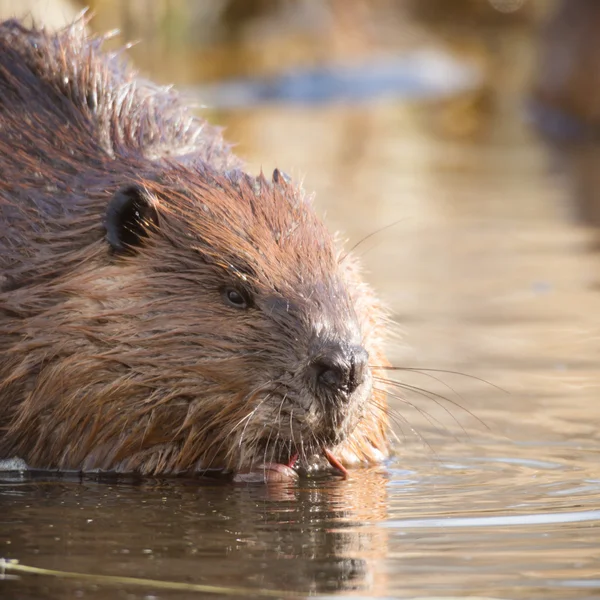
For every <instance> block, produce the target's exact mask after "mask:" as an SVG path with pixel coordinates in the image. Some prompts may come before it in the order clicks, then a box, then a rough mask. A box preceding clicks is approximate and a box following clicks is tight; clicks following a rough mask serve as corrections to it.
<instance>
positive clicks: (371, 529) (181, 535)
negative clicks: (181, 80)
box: [0, 100, 600, 600]
mask: <svg viewBox="0 0 600 600" xmlns="http://www.w3.org/2000/svg"><path fill="white" fill-rule="evenodd" d="M440 111H443V107H436V106H435V105H427V106H425V107H423V106H421V107H420V108H419V109H418V110H415V109H414V108H409V107H408V106H406V105H404V104H400V103H397V102H393V101H389V100H388V101H381V102H377V103H364V104H359V105H355V106H353V107H344V106H340V105H327V106H313V107H311V108H302V107H298V106H295V107H291V106H288V107H285V106H283V107H282V106H270V107H260V106H258V107H255V108H252V109H251V110H250V109H248V110H243V111H236V112H231V113H228V112H220V113H219V114H218V115H216V116H214V118H216V119H218V120H219V121H220V122H221V123H223V124H225V125H226V126H227V128H228V137H229V138H230V139H232V140H235V141H236V142H237V143H238V151H239V153H240V154H241V155H243V156H244V157H245V158H247V159H248V161H249V165H250V168H251V170H253V171H256V170H258V169H259V168H260V167H261V166H262V167H263V168H264V169H265V171H266V172H270V170H271V169H272V168H273V167H275V166H278V167H280V168H282V169H283V170H286V171H289V172H290V173H291V174H292V175H294V176H305V179H304V181H305V187H306V188H307V189H310V190H315V191H316V193H317V196H316V204H317V207H318V209H319V210H320V211H321V212H325V213H326V219H327V221H328V222H329V223H330V225H331V226H332V228H339V229H342V230H343V231H345V232H346V234H347V237H348V239H349V240H350V244H351V245H352V244H354V243H356V242H358V241H359V240H361V239H362V238H364V237H365V236H367V235H368V234H370V233H372V232H374V231H377V230H379V229H381V228H383V227H386V226H388V225H391V224H394V225H393V226H392V227H389V228H387V229H385V230H382V231H380V232H379V233H377V234H376V235H374V236H372V237H370V238H369V239H368V240H366V241H365V242H364V243H363V244H361V245H359V246H358V248H357V252H358V253H359V254H360V255H362V257H363V261H364V263H365V266H366V269H367V277H368V279H369V280H370V281H371V282H372V284H373V285H374V286H375V287H376V288H377V289H378V290H379V292H380V293H381V295H382V297H383V298H384V299H385V301H386V302H387V303H388V305H389V307H390V310H391V312H392V314H393V316H394V319H395V320H396V322H397V323H398V329H397V331H395V332H394V334H395V335H396V336H397V337H395V338H394V339H392V341H391V343H390V353H391V356H392V361H393V363H394V364H395V365H396V366H399V367H414V368H419V369H438V370H439V371H438V370H436V371H426V370H423V371H421V372H420V373H418V372H407V371H399V372H396V373H395V374H394V377H395V378H396V379H398V380H399V381H402V382H404V383H409V384H411V385H415V386H419V387H422V388H424V389H425V390H427V391H428V392H432V393H433V394H440V395H442V396H444V399H442V398H439V397H438V396H436V395H432V394H430V395H429V396H427V395H426V396H423V395H419V394H418V393H412V394H410V393H407V392H405V391H403V392H402V396H403V397H404V398H405V401H400V400H397V399H396V400H393V401H392V404H393V406H394V409H395V411H396V413H395V419H396V421H397V423H396V428H395V429H396V432H397V434H398V442H397V443H396V456H395V457H394V458H393V459H392V460H391V461H390V462H389V464H387V465H385V466H383V467H381V468H375V469H369V470H358V471H353V472H352V474H351V478H350V479H349V480H348V481H339V480H328V481H320V482H310V481H309V482H301V483H300V484H298V485H295V486H292V487H289V488H286V487H274V488H271V489H266V488H264V487H260V486H258V487H252V486H250V487H245V486H233V485H231V484H225V483H221V482H208V483H203V484H199V483H198V482H195V481H188V480H186V481H169V482H163V481H144V482H135V481H126V480H125V481H117V482H115V481H95V480H93V479H85V480H80V479H78V478H70V479H69V478H63V479H53V478H50V477H46V478H37V479H18V478H16V479H13V480H8V479H5V480H3V481H2V482H0V557H5V558H15V559H18V560H19V561H20V562H21V563H22V564H25V565H32V566H36V567H44V568H49V569H58V570H63V571H69V572H78V573H87V574H95V575H116V576H127V577H136V578H144V579H151V580H161V581H163V582H180V583H181V582H185V583H195V584H209V585H217V586H227V587H241V588H249V589H253V590H287V591H294V592H297V595H298V597H302V596H303V595H306V594H309V593H310V594H320V595H329V594H338V593H340V592H343V593H344V594H348V595H352V596H356V597H449V596H459V597H467V596H468V597H475V596H481V597H493V598H523V599H531V598H544V599H550V598H557V599H559V598H560V599H565V598H597V597H598V596H600V544H599V542H600V527H599V525H600V466H599V464H600V434H599V433H598V423H599V422H600V402H599V401H598V388H599V383H600V376H599V374H598V365H599V362H600V361H599V359H600V298H599V295H598V294H599V289H600V256H599V255H598V254H597V253H596V250H595V248H597V244H596V239H595V233H594V232H593V231H592V230H588V229H586V228H585V227H583V226H580V225H577V224H575V223H574V222H573V221H572V220H571V219H570V218H569V205H570V202H571V199H570V197H569V187H568V185H567V184H566V183H565V182H564V181H563V180H562V179H561V177H560V175H559V174H558V173H556V172H554V171H553V170H552V169H551V168H550V167H549V162H548V157H547V154H546V151H545V149H544V148H543V146H542V145H541V144H540V143H539V142H538V141H536V140H535V138H534V137H533V135H532V134H531V132H529V131H528V130H527V128H526V125H525V124H523V121H522V120H521V119H520V112H519V107H518V106H512V107H510V108H509V110H508V111H507V112H506V113H505V114H503V115H502V116H501V118H500V117H491V118H490V121H489V123H487V124H486V127H485V131H484V133H483V134H482V135H480V136H479V137H478V138H477V139H476V140H475V141H473V140H472V139H470V140H462V141H461V140H459V141H456V139H452V138H448V137H445V136H443V135H441V134H440V132H439V131H437V130H435V129H434V128H433V127H432V126H431V123H432V122H439V119H438V117H439V114H440ZM443 371H451V372H458V373H462V374H464V375H460V374H454V373H447V372H443ZM482 380H483V381H482ZM399 393H400V391H399ZM201 596H203V594H202V593H201V592H192V591H176V590H168V589H158V588H157V587H156V586H153V585H152V583H147V584H144V585H142V586H136V585H134V584H131V583H130V584H118V583H108V582H105V581H102V580H98V581H78V580H71V579H66V578H53V577H50V576H41V575H28V574H20V575H19V574H17V573H13V572H11V571H7V573H6V575H5V577H4V579H2V576H1V575H0V597H1V598H7V599H11V598H19V599H20V598H24V599H25V598H31V599H39V598H57V599H58V598H61V599H62V598H95V599H96V598H98V599H100V598H102V599H104V598H107V599H109V598H110V599H112V598H126V599H133V598H145V599H147V600H150V599H153V598H189V597H201Z"/></svg>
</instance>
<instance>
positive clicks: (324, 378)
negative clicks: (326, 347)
mask: <svg viewBox="0 0 600 600" xmlns="http://www.w3.org/2000/svg"><path fill="white" fill-rule="evenodd" d="M312 368H313V372H314V374H315V377H316V380H317V384H318V385H319V386H324V387H326V388H329V389H331V390H333V391H338V390H340V389H342V388H343V387H344V386H345V385H346V382H347V380H348V376H349V373H350V368H351V367H350V365H349V364H343V363H342V362H341V361H336V360H334V359H331V358H328V357H322V358H320V359H318V360H316V361H315V362H314V363H313V365H312Z"/></svg>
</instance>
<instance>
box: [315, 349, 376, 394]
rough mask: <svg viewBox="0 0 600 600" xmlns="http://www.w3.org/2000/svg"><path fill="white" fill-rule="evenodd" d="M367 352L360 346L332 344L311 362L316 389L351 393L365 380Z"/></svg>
mask: <svg viewBox="0 0 600 600" xmlns="http://www.w3.org/2000/svg"><path fill="white" fill-rule="evenodd" d="M368 361H369V354H368V352H367V351H366V350H365V349H364V348H363V347H362V346H346V347H342V346H334V347H331V348H329V349H327V350H326V351H325V352H323V353H321V354H320V356H319V357H318V358H317V359H315V360H314V361H313V362H312V364H311V370H312V374H313V376H314V378H315V383H316V386H317V389H321V390H326V391H328V392H330V393H331V392H333V393H339V392H343V393H345V394H347V395H350V394H352V392H354V391H355V390H356V388H357V387H358V386H359V385H360V384H361V383H362V382H363V381H364V380H365V376H366V372H367V366H368Z"/></svg>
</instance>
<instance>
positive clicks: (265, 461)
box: [234, 371, 372, 483]
mask: <svg viewBox="0 0 600 600" xmlns="http://www.w3.org/2000/svg"><path fill="white" fill-rule="evenodd" d="M371 394H372V377H371V374H370V372H369V371H366V372H365V374H364V375H363V377H362V380H361V383H360V384H359V385H358V387H356V388H355V389H354V390H352V389H351V388H350V387H344V386H340V387H339V388H338V389H337V390H336V391H335V392H333V391H332V390H329V392H328V393H322V394H311V393H304V394H299V395H298V396H297V398H294V397H293V396H292V395H291V394H287V395H285V396H282V397H281V398H280V399H279V400H278V401H275V402H274V403H273V406H274V407H275V408H274V411H268V412H269V414H265V415H264V416H263V418H262V419H260V420H261V422H262V423H263V429H262V431H256V430H255V432H254V435H255V436H256V437H254V440H253V441H250V438H248V440H247V441H246V443H244V438H243V437H242V438H241V440H240V441H239V445H240V451H241V456H240V463H241V464H240V466H239V468H238V469H237V470H236V472H235V475H234V479H235V480H236V481H240V482H260V483H262V482H285V481H290V480H295V479H296V478H297V477H298V474H299V473H302V474H310V475H315V474H318V473H326V472H328V471H329V472H331V470H333V472H334V473H335V474H336V475H340V476H342V477H343V478H345V477H346V476H347V471H346V469H345V467H344V466H343V465H342V464H341V462H340V461H339V460H338V459H337V458H336V448H337V447H338V446H340V445H341V444H342V443H343V442H344V441H345V440H346V439H347V438H348V437H349V436H350V435H351V434H352V432H353V431H354V430H355V428H356V427H357V426H358V424H359V423H360V420H361V418H362V416H363V414H364V411H365V407H366V406H367V403H368V401H369V399H370V397H371ZM328 467H329V468H328Z"/></svg>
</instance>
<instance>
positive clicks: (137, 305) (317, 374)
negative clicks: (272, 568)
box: [13, 165, 385, 475]
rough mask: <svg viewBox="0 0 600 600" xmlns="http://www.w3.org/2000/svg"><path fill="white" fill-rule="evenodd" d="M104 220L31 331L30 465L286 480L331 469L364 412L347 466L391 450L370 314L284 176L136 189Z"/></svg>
mask: <svg viewBox="0 0 600 600" xmlns="http://www.w3.org/2000/svg"><path fill="white" fill-rule="evenodd" d="M91 193H92V195H93V192H91ZM104 203H105V204H106V200H105V201H104ZM102 221H103V226H104V228H105V235H104V239H102V240H101V241H97V242H96V243H95V244H94V245H93V247H94V252H93V253H90V255H89V256H88V257H87V258H86V260H83V261H82V262H81V263H80V264H79V265H77V266H75V267H73V266H71V267H70V269H69V271H68V272H64V273H62V274H60V276H58V277H56V278H55V280H54V281H53V282H52V284H51V287H52V292H51V293H52V296H53V297H54V298H55V302H54V304H53V306H52V307H49V308H48V309H47V310H45V311H44V312H42V313H41V314H38V315H37V316H36V317H35V318H36V319H38V323H37V326H36V327H35V328H36V329H37V330H38V332H40V334H41V337H42V339H39V338H38V339H36V340H35V344H36V345H37V346H38V347H39V346H40V345H42V346H44V352H43V353H40V354H39V356H40V359H39V362H40V364H38V365H37V367H36V369H35V379H33V378H31V377H30V378H29V381H28V383H27V387H28V392H27V393H28V401H27V402H28V406H29V407H31V411H25V412H24V413H23V414H22V415H21V418H20V421H21V422H20V423H18V424H17V426H18V428H19V429H20V431H22V432H25V431H27V432H28V433H27V435H26V437H27V438H29V440H31V435H32V433H33V431H36V430H37V432H38V433H37V435H38V439H37V442H36V444H35V448H34V451H33V452H32V453H30V457H33V458H31V460H33V462H34V463H35V464H37V465H42V466H44V463H49V462H50V463H53V462H55V460H51V461H48V454H49V453H50V455H52V454H53V453H55V452H58V451H59V452H60V458H59V460H58V462H59V463H60V464H61V465H62V466H70V467H82V468H83V469H85V470H89V469H95V468H101V469H116V470H121V471H130V470H138V471H142V472H151V473H158V472H161V473H162V472H179V471H185V470H190V469H207V468H210V467H220V468H226V469H232V470H235V471H236V472H241V473H244V472H246V471H251V472H252V471H253V470H256V469H257V468H260V467H264V466H265V465H270V467H269V468H273V467H274V468H275V470H278V472H279V473H280V474H281V473H282V472H285V471H286V470H285V469H283V468H282V467H281V466H280V465H288V466H289V465H292V464H293V462H294V461H295V460H296V458H298V456H299V457H300V458H301V462H304V463H305V464H307V463H308V462H310V459H311V457H312V456H314V455H315V454H321V455H323V453H324V452H325V455H326V456H328V457H331V456H332V455H331V449H335V448H336V447H340V444H342V443H343V442H344V441H346V440H348V439H349V438H350V439H351V438H352V434H353V433H354V432H356V431H357V425H358V424H359V423H360V422H361V421H363V420H365V419H366V416H367V413H370V414H369V415H368V416H369V417H370V418H371V420H374V422H376V423H377V424H378V427H376V432H375V433H374V432H373V431H372V430H373V428H372V427H371V428H369V429H367V430H365V431H361V430H360V428H359V429H358V440H356V439H355V440H354V445H355V446H356V445H357V444H358V445H359V446H360V445H361V444H362V446H363V449H362V455H361V451H359V450H357V449H354V451H353V452H354V455H353V457H354V458H358V459H363V458H365V456H364V455H365V452H366V453H367V455H368V452H369V451H373V450H374V449H376V448H377V447H379V448H380V449H383V448H384V446H385V444H384V441H383V439H384V438H383V435H382V433H381V431H382V428H384V425H383V423H382V421H383V415H382V414H381V410H382V409H381V407H379V406H374V404H373V403H376V400H375V399H374V398H373V390H372V381H373V378H372V373H371V369H370V367H369V358H370V354H372V353H374V356H373V357H372V358H374V359H375V361H376V362H379V364H381V362H382V357H381V352H380V348H379V347H376V348H374V347H373V344H374V343H375V342H374V340H373V339H371V338H372V337H373V331H372V330H373V328H374V326H373V320H374V319H375V320H376V318H377V316H378V314H377V312H376V307H375V306H373V305H370V304H369V302H367V306H364V304H365V300H366V299H368V292H367V290H366V289H365V288H364V285H363V284H361V283H359V282H358V283H357V281H356V280H355V274H354V270H353V263H352V261H351V260H350V259H349V258H348V257H345V258H344V257H343V256H340V254H339V252H338V251H337V249H336V244H335V242H334V240H333V238H332V236H331V235H330V234H329V233H328V232H327V230H326V228H325V226H324V225H323V224H322V222H321V221H320V220H319V219H318V218H317V217H316V215H315V213H314V211H313V210H312V208H311V206H310V202H309V200H308V199H307V198H305V197H304V195H303V193H302V192H301V190H299V189H298V188H295V187H294V186H293V185H292V184H291V183H289V182H288V181H286V180H285V179H284V178H283V177H282V175H281V174H280V172H279V171H275V173H274V177H273V181H272V182H268V181H267V180H266V179H265V178H264V177H259V178H257V179H252V178H250V177H249V176H247V175H243V174H241V173H239V172H233V173H229V174H228V175H219V174H217V173H211V172H210V171H209V170H208V169H206V168H205V167H194V168H189V167H185V168H184V167H182V166H180V165H172V166H171V168H170V169H163V170H162V171H161V173H160V175H158V176H157V175H156V174H152V176H146V177H140V176H139V175H138V176H137V177H133V176H132V178H131V182H129V183H127V184H125V185H121V186H120V187H118V188H117V189H115V190H114V191H113V192H112V193H111V197H110V198H109V201H108V206H107V208H106V211H105V215H104V217H103V219H102ZM92 254H93V256H92ZM90 262H92V263H93V268H90ZM49 291H50V290H48V289H47V290H46V291H45V293H46V294H48V293H49ZM40 319H44V320H45V323H44V325H43V326H42V325H41V324H40V322H39V320H40ZM30 325H31V324H30ZM44 341H46V342H47V343H46V344H45V343H44ZM377 341H378V340H377ZM34 355H35V353H34ZM30 373H31V371H30ZM379 401H381V399H379ZM377 408H378V409H379V414H377V415H374V414H373V413H374V412H377ZM40 410H42V412H43V414H44V416H43V418H42V419H39V418H38V413H39V411H40ZM375 417H376V418H375ZM23 420H29V421H31V422H30V425H29V426H27V427H25V423H24V422H23ZM367 421H368V419H367V420H366V421H365V423H366V422H367ZM32 425H34V426H33V427H32ZM13 427H15V425H13ZM361 435H362V437H364V438H365V439H362V438H361ZM355 437H356V436H355ZM369 437H370V438H375V439H369ZM29 443H30V442H29ZM365 444H367V446H368V449H367V448H364V445H365ZM17 452H18V448H17ZM336 464H337V463H336ZM284 475H285V473H284Z"/></svg>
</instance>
